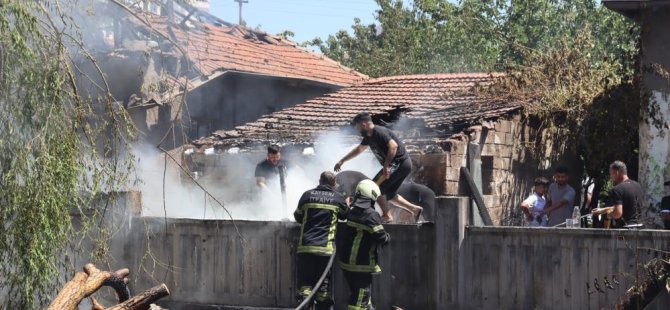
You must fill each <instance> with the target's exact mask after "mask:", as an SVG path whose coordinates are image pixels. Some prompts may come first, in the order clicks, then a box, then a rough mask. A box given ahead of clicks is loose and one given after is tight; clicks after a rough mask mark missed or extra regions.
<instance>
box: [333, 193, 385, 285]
mask: <svg viewBox="0 0 670 310" xmlns="http://www.w3.org/2000/svg"><path fill="white" fill-rule="evenodd" d="M374 205H375V201H374V200H372V199H370V198H365V197H362V196H361V195H357V196H356V199H355V200H354V202H353V204H352V207H351V209H350V210H349V213H348V214H347V222H346V224H344V225H343V226H342V227H340V231H338V236H337V255H338V257H339V263H340V268H342V270H346V271H351V272H365V273H378V272H381V268H379V265H378V264H377V262H378V258H377V246H378V245H386V244H387V243H388V242H389V240H390V236H389V234H388V233H387V232H386V231H385V230H384V226H382V218H381V216H379V213H377V211H375V209H374Z"/></svg>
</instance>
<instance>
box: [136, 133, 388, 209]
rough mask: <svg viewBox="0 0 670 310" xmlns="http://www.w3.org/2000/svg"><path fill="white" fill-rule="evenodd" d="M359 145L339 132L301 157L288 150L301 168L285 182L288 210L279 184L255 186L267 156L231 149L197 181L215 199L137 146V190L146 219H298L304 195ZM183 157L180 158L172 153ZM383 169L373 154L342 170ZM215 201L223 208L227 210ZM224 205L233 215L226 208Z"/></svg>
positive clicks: (212, 159)
mask: <svg viewBox="0 0 670 310" xmlns="http://www.w3.org/2000/svg"><path fill="white" fill-rule="evenodd" d="M356 145H357V144H356V143H351V142H345V140H344V139H343V136H342V135H341V134H338V133H328V134H325V135H322V136H320V137H319V138H318V139H317V140H316V142H315V144H314V147H313V148H307V149H305V150H300V151H302V152H301V153H299V154H297V153H290V152H288V151H286V150H285V151H284V152H283V153H282V157H283V158H284V159H285V160H288V161H289V162H290V163H292V164H294V165H295V166H297V167H296V168H292V169H289V170H288V172H287V178H286V200H287V204H286V207H284V205H283V203H282V195H281V190H280V187H279V184H278V183H279V182H276V183H274V184H270V186H271V187H270V190H269V191H267V192H263V193H260V192H259V190H258V189H257V187H256V185H255V178H254V171H255V168H256V164H258V163H259V162H261V161H262V160H263V159H265V154H264V152H259V153H254V154H249V153H241V152H236V151H237V150H231V151H227V152H224V153H222V154H213V152H212V151H213V150H212V151H207V152H206V153H209V154H207V155H204V158H205V159H204V162H203V164H204V167H205V168H204V170H205V174H204V176H202V177H200V178H198V180H197V182H198V183H199V184H200V185H201V186H202V187H203V188H204V189H205V190H206V191H207V192H208V193H209V194H211V196H213V198H212V197H208V194H206V193H205V191H204V190H203V189H201V188H200V187H198V186H197V185H196V184H195V183H194V182H193V181H192V180H190V179H188V177H186V176H183V175H180V174H181V173H180V168H179V167H178V166H177V164H176V163H175V162H174V161H173V160H172V159H170V158H169V157H167V163H166V162H165V158H166V156H165V155H164V154H161V153H159V152H158V151H156V150H155V149H153V148H152V147H144V146H138V147H136V149H135V152H136V156H137V158H138V165H137V166H138V175H139V178H140V179H141V181H140V182H139V184H138V187H137V188H136V189H137V190H140V191H141V192H142V209H143V211H142V212H143V215H145V216H158V217H163V216H167V217H170V218H193V219H230V216H232V218H233V219H235V220H268V221H270V220H275V221H276V220H285V219H289V220H293V211H294V210H295V208H296V207H297V204H298V200H299V199H300V197H301V195H302V194H303V193H304V192H305V191H307V190H309V189H311V188H314V187H316V186H317V185H318V180H319V175H320V174H321V172H323V171H326V170H331V171H332V169H333V167H334V165H335V163H336V162H337V161H338V160H339V159H341V158H342V157H344V155H346V154H347V153H348V152H349V151H351V149H353V148H354V147H356ZM172 155H173V156H175V158H177V159H179V156H181V154H172ZM380 168H381V167H380V166H379V164H378V163H377V161H376V160H375V158H374V156H373V155H372V154H371V153H370V152H365V153H363V154H361V155H359V156H358V157H357V158H355V159H353V160H351V161H349V162H347V163H345V164H344V167H343V169H346V170H357V171H360V172H362V173H364V174H366V175H368V176H370V177H372V176H373V175H374V174H375V173H376V172H377V171H378V170H379V169H380ZM215 199H216V200H218V201H219V202H221V203H222V204H223V207H222V206H221V205H220V204H219V203H217V202H216V201H215ZM224 207H225V209H226V210H228V212H230V216H229V215H228V214H227V213H226V211H225V210H224Z"/></svg>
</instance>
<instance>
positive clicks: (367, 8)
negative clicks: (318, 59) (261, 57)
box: [210, 0, 377, 43]
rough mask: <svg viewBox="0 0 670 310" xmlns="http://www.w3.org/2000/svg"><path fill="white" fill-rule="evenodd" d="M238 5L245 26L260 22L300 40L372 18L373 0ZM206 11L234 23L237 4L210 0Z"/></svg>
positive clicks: (255, 0) (252, 0)
mask: <svg viewBox="0 0 670 310" xmlns="http://www.w3.org/2000/svg"><path fill="white" fill-rule="evenodd" d="M248 1H249V3H245V4H244V5H243V7H242V18H243V19H244V20H245V21H246V22H247V26H249V27H251V28H255V27H256V26H260V27H261V29H262V30H263V31H265V32H268V33H271V34H277V33H280V32H282V31H284V30H291V31H293V32H294V33H295V37H293V41H295V42H298V43H302V42H304V41H307V40H311V39H314V38H315V37H321V38H323V39H325V38H327V37H328V35H329V34H335V33H336V32H337V31H339V30H342V29H344V30H350V29H351V25H353V23H354V18H355V17H358V18H360V19H361V21H362V22H363V24H370V23H372V22H374V13H375V10H377V3H376V2H375V1H374V0H336V1H333V0H248ZM210 13H211V14H212V15H214V16H217V17H219V18H221V19H223V20H225V21H228V22H232V23H237V22H238V13H239V5H238V3H237V2H235V1H234V0H211V2H210Z"/></svg>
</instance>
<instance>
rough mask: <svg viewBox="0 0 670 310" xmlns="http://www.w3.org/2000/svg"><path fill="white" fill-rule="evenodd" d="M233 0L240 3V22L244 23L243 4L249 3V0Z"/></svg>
mask: <svg viewBox="0 0 670 310" xmlns="http://www.w3.org/2000/svg"><path fill="white" fill-rule="evenodd" d="M233 1H235V2H237V3H239V4H240V21H239V23H238V24H240V25H242V5H243V4H245V3H249V0H233Z"/></svg>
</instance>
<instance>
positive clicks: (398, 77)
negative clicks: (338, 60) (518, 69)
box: [359, 71, 505, 84]
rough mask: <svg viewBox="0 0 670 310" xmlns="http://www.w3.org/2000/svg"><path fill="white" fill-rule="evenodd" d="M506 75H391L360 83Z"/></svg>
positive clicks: (497, 73)
mask: <svg viewBox="0 0 670 310" xmlns="http://www.w3.org/2000/svg"><path fill="white" fill-rule="evenodd" d="M503 75H505V74H504V73H502V72H494V71H490V72H457V73H420V74H404V75H391V76H383V77H378V78H374V79H371V80H368V81H363V82H359V83H361V84H376V83H380V82H388V81H394V80H405V79H431V78H434V79H445V78H453V79H463V78H496V77H501V76H503Z"/></svg>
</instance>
